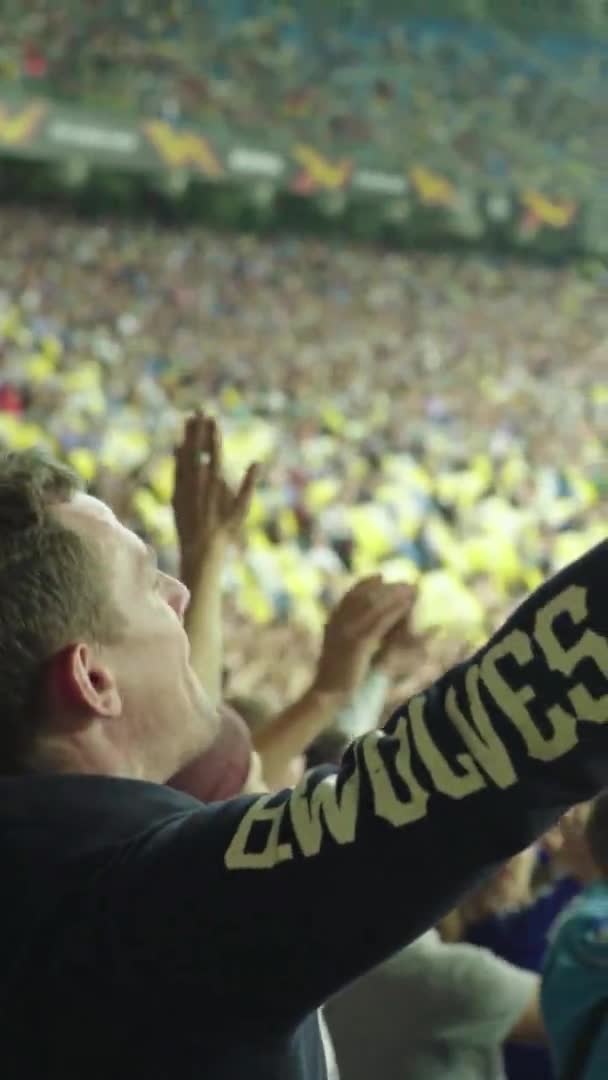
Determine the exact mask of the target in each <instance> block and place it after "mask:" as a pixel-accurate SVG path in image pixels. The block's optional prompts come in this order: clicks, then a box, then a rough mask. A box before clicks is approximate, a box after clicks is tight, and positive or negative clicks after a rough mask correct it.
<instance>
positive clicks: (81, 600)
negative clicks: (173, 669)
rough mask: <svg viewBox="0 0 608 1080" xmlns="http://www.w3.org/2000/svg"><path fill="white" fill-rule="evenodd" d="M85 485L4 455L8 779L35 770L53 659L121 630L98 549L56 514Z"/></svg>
mask: <svg viewBox="0 0 608 1080" xmlns="http://www.w3.org/2000/svg"><path fill="white" fill-rule="evenodd" d="M80 487H81V485H80V481H79V479H78V477H77V476H76V474H75V473H73V472H72V470H71V469H68V468H66V467H65V466H63V465H60V464H58V463H57V462H55V461H53V460H52V459H51V458H50V457H48V456H47V455H46V454H44V453H42V452H41V451H37V450H29V451H26V452H24V453H7V452H0V773H9V772H20V771H22V769H24V768H26V767H27V764H26V763H27V762H28V759H29V757H30V755H31V752H32V750H33V748H34V746H35V742H36V737H37V735H38V733H39V732H40V731H41V730H42V729H43V728H44V719H45V717H44V711H45V710H44V703H43V701H42V691H43V687H44V683H45V669H46V665H47V663H48V661H49V660H50V659H51V658H52V657H53V656H54V655H57V653H59V652H60V651H61V650H62V649H64V648H66V647H67V646H68V645H70V644H71V643H74V642H76V641H86V642H88V643H91V644H93V643H102V642H108V641H110V640H112V638H113V636H114V634H115V631H116V624H115V621H114V618H113V616H112V610H111V608H112V604H111V601H110V600H109V599H108V597H109V588H108V584H109V583H108V582H107V580H105V575H104V571H103V564H102V561H101V559H100V558H99V556H98V554H97V550H96V545H95V543H94V542H93V541H91V542H88V541H85V540H84V539H83V538H82V537H81V536H79V534H78V533H77V532H75V531H73V530H71V529H68V528H66V527H65V526H63V525H62V524H61V522H60V520H59V518H58V516H57V515H56V514H54V513H53V507H56V506H58V505H59V504H61V503H65V502H69V501H70V499H71V498H72V497H73V496H74V494H75V493H76V492H77V491H78V490H79V489H80Z"/></svg>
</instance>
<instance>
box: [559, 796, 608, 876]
mask: <svg viewBox="0 0 608 1080" xmlns="http://www.w3.org/2000/svg"><path fill="white" fill-rule="evenodd" d="M584 830H585V841H586V849H587V852H588V855H589V862H590V864H591V865H589V863H588V864H587V865H588V869H589V871H590V872H591V873H593V872H594V876H599V877H600V878H602V880H604V881H606V880H608V791H604V792H602V794H601V795H598V797H597V798H596V799H594V800H593V802H592V803H591V807H590V809H589V815H588V817H587V821H586V823H585V826H584ZM566 835H567V834H566Z"/></svg>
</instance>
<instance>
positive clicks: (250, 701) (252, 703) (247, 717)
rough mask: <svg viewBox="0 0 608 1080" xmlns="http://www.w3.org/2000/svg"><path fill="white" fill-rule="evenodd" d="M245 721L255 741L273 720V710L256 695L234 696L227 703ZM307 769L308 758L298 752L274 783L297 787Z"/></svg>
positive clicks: (279, 786)
mask: <svg viewBox="0 0 608 1080" xmlns="http://www.w3.org/2000/svg"><path fill="white" fill-rule="evenodd" d="M227 704H228V705H229V706H230V708H231V709H234V711H235V712H237V713H238V714H239V716H240V717H242V719H243V720H244V721H245V723H246V725H247V727H248V728H249V731H250V732H251V735H252V738H253V740H254V743H255V735H256V733H257V732H259V731H260V730H261V728H263V727H265V725H266V724H268V723H269V722H270V721H271V720H272V710H271V709H269V708H268V707H267V706H266V705H265V704H264V702H263V701H260V700H259V699H258V698H254V697H232V698H230V699H229V701H228V703H227ZM305 771H306V758H305V757H304V756H303V755H302V754H296V755H295V756H294V757H292V758H290V760H289V761H288V762H287V764H286V766H285V769H284V772H283V775H282V777H280V778H279V779H278V780H277V783H276V784H275V785H274V786H275V787H276V788H277V789H278V790H281V789H282V788H288V787H296V786H297V785H298V784H299V783H300V780H301V779H302V777H303V776H304V773H305Z"/></svg>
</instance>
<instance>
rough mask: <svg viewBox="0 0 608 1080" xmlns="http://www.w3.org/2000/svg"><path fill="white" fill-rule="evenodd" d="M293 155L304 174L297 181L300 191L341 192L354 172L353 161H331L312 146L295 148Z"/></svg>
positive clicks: (296, 184)
mask: <svg viewBox="0 0 608 1080" xmlns="http://www.w3.org/2000/svg"><path fill="white" fill-rule="evenodd" d="M292 154H293V156H294V158H295V160H296V161H297V163H298V165H301V166H302V169H303V173H302V174H301V175H300V177H299V178H297V179H296V182H295V185H294V186H296V187H297V188H298V190H301V191H305V190H310V191H314V190H317V189H318V188H321V189H322V190H323V191H339V190H340V189H341V188H343V187H346V184H347V183H348V181H349V180H350V177H351V173H352V171H353V165H352V161H338V162H334V161H330V160H329V159H328V158H326V157H323V155H322V154H319V152H318V151H317V150H315V149H314V147H312V146H304V145H303V144H301V143H300V144H299V145H297V146H294V148H293V150H292Z"/></svg>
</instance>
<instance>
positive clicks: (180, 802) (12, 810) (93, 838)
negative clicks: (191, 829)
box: [0, 773, 203, 854]
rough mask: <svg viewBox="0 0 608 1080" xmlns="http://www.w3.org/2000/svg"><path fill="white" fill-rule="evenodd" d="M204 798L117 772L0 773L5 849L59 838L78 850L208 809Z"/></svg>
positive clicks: (0, 827)
mask: <svg viewBox="0 0 608 1080" xmlns="http://www.w3.org/2000/svg"><path fill="white" fill-rule="evenodd" d="M202 809H203V804H202V803H200V802H198V800H196V799H193V798H191V797H190V796H188V795H184V794H183V793H182V792H179V791H174V790H172V789H171V788H168V787H165V786H164V785H161V784H152V783H147V782H144V781H139V780H128V779H122V778H117V777H112V776H88V775H81V774H72V773H70V774H58V773H57V774H50V773H45V774H27V775H23V776H15V777H1V778H0V850H1V849H2V848H3V847H4V848H5V849H6V848H10V846H11V843H12V839H13V838H14V837H15V836H17V835H18V836H20V844H21V845H23V843H24V841H26V842H27V845H29V846H31V847H33V848H36V847H37V846H38V844H43V843H45V844H46V843H47V842H48V839H49V838H51V837H52V838H53V843H54V844H56V845H58V846H59V848H62V849H69V850H71V851H72V853H73V854H77V853H78V850H79V848H80V847H82V846H84V849H87V848H88V847H89V845H90V844H94V845H95V846H96V847H103V846H106V845H112V844H115V843H120V842H121V841H124V840H126V839H128V838H129V837H132V836H134V835H137V834H138V833H139V832H141V831H143V830H146V829H149V828H151V827H154V825H155V824H157V823H158V824H160V823H162V822H163V821H169V820H171V819H172V818H176V817H180V816H184V815H188V814H192V813H193V812H195V811H197V810H199V811H200V810H202Z"/></svg>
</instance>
